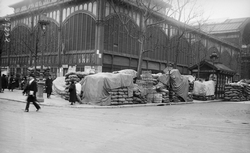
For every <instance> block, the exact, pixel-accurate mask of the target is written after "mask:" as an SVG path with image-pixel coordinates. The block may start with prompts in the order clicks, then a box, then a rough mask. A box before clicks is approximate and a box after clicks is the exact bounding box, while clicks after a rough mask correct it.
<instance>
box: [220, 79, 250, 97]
mask: <svg viewBox="0 0 250 153" xmlns="http://www.w3.org/2000/svg"><path fill="white" fill-rule="evenodd" d="M224 100H225V101H246V100H250V86H249V84H244V83H229V84H226V85H225V94H224Z"/></svg>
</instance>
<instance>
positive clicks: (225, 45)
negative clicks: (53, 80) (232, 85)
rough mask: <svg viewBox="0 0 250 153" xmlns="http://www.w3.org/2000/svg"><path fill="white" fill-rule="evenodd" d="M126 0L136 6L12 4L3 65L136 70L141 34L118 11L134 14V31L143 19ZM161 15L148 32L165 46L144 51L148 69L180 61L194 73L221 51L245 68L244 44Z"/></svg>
mask: <svg viewBox="0 0 250 153" xmlns="http://www.w3.org/2000/svg"><path fill="white" fill-rule="evenodd" d="M157 1H160V0H157ZM124 2H126V3H129V4H130V5H132V7H126V5H120V4H119V3H116V6H115V7H112V6H111V5H110V3H109V0H33V1H28V0H23V1H21V2H19V3H16V4H13V5H11V7H12V8H14V14H12V15H9V16H7V17H8V18H10V22H11V32H10V40H11V41H10V42H5V43H4V46H3V50H2V55H1V56H2V57H1V59H2V60H1V66H2V68H4V69H6V70H7V71H8V73H10V74H21V75H26V73H27V68H29V67H34V66H36V67H37V68H43V69H45V68H47V67H49V68H50V70H51V74H52V75H54V76H63V75H64V74H65V73H66V72H68V71H71V70H76V71H87V70H90V69H94V70H95V71H98V72H100V71H102V72H112V71H116V70H121V69H127V68H129V69H135V70H136V69H137V65H138V58H139V50H140V45H139V42H138V39H137V38H136V37H131V36H130V35H129V34H128V33H125V32H124V29H125V27H124V25H123V24H122V23H121V22H120V20H119V18H118V15H117V13H119V14H122V15H123V16H125V17H126V18H128V19H129V20H128V21H129V23H128V24H129V25H130V26H128V27H127V28H128V30H129V31H133V33H134V34H135V35H136V34H138V31H139V30H140V29H141V28H142V27H141V24H142V23H141V22H142V21H143V20H142V15H141V14H140V11H139V10H138V9H136V5H135V4H134V3H133V0H127V1H126V0H124ZM156 5H157V4H156ZM114 9H115V10H114ZM42 15H45V16H46V20H48V21H49V24H48V25H47V26H46V31H43V29H42V30H41V29H40V28H39V26H40V25H39V24H40V22H39V21H40V20H41V18H42ZM156 18H157V19H159V18H160V19H164V20H165V22H164V23H161V24H158V25H155V26H151V27H149V28H148V29H147V35H148V36H150V37H155V38H157V43H158V46H162V47H157V48H155V50H154V51H152V52H147V53H145V54H144V55H143V62H142V69H143V70H151V71H152V72H153V73H156V72H161V71H162V70H163V69H164V68H165V67H166V66H167V64H168V63H177V68H178V69H179V71H180V72H181V74H190V70H189V67H191V66H193V65H195V64H197V63H199V62H201V61H202V60H210V55H211V54H212V53H214V52H216V53H217V54H218V56H219V58H218V59H217V62H220V63H222V64H225V63H224V62H226V61H228V60H231V63H232V64H231V65H230V67H229V68H230V69H232V70H233V71H235V72H239V71H240V62H239V59H240V49H239V48H238V47H237V46H235V45H234V44H232V43H229V42H226V41H224V40H222V39H219V38H216V37H214V36H211V35H208V34H207V33H205V32H202V31H200V30H197V29H195V28H193V27H190V26H188V25H185V24H183V23H181V22H178V21H176V20H174V19H173V18H169V17H167V16H164V15H163V12H159V13H157V14H155V15H154V17H152V18H150V20H149V22H151V23H153V22H155V21H156V20H155V19H156ZM39 29H40V30H39ZM183 31H184V32H185V33H184V34H183V36H182V37H180V35H179V34H180V32H183ZM180 38H181V39H180ZM155 42H156V40H155V39H154V40H153V39H148V40H147V42H146V43H145V44H146V45H145V48H152V46H153V44H154V43H155ZM177 50H178V52H177Z"/></svg>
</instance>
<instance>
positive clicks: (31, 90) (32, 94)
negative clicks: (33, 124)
mask: <svg viewBox="0 0 250 153" xmlns="http://www.w3.org/2000/svg"><path fill="white" fill-rule="evenodd" d="M29 80H30V81H29V82H28V84H27V86H26V88H25V89H24V90H23V94H25V93H28V97H27V103H26V107H25V112H29V106H30V102H32V103H33V105H34V106H35V107H36V111H39V109H41V107H40V106H39V105H38V104H37V103H36V101H37V100H36V92H37V82H36V81H35V76H34V75H33V74H30V79H29Z"/></svg>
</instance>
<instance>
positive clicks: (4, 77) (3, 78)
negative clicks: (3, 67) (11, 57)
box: [1, 74, 8, 91]
mask: <svg viewBox="0 0 250 153" xmlns="http://www.w3.org/2000/svg"><path fill="white" fill-rule="evenodd" d="M1 79H2V90H3V91H4V89H7V87H8V79H7V77H6V75H5V74H3V75H2V78H1Z"/></svg>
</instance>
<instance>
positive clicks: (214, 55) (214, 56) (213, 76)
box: [210, 52, 219, 98]
mask: <svg viewBox="0 0 250 153" xmlns="http://www.w3.org/2000/svg"><path fill="white" fill-rule="evenodd" d="M218 58H219V57H218V55H217V53H216V52H213V53H212V54H211V55H210V59H211V60H212V61H213V74H212V77H211V78H212V80H213V81H214V82H215V98H216V91H217V79H216V77H215V70H214V62H215V60H216V59H218Z"/></svg>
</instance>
